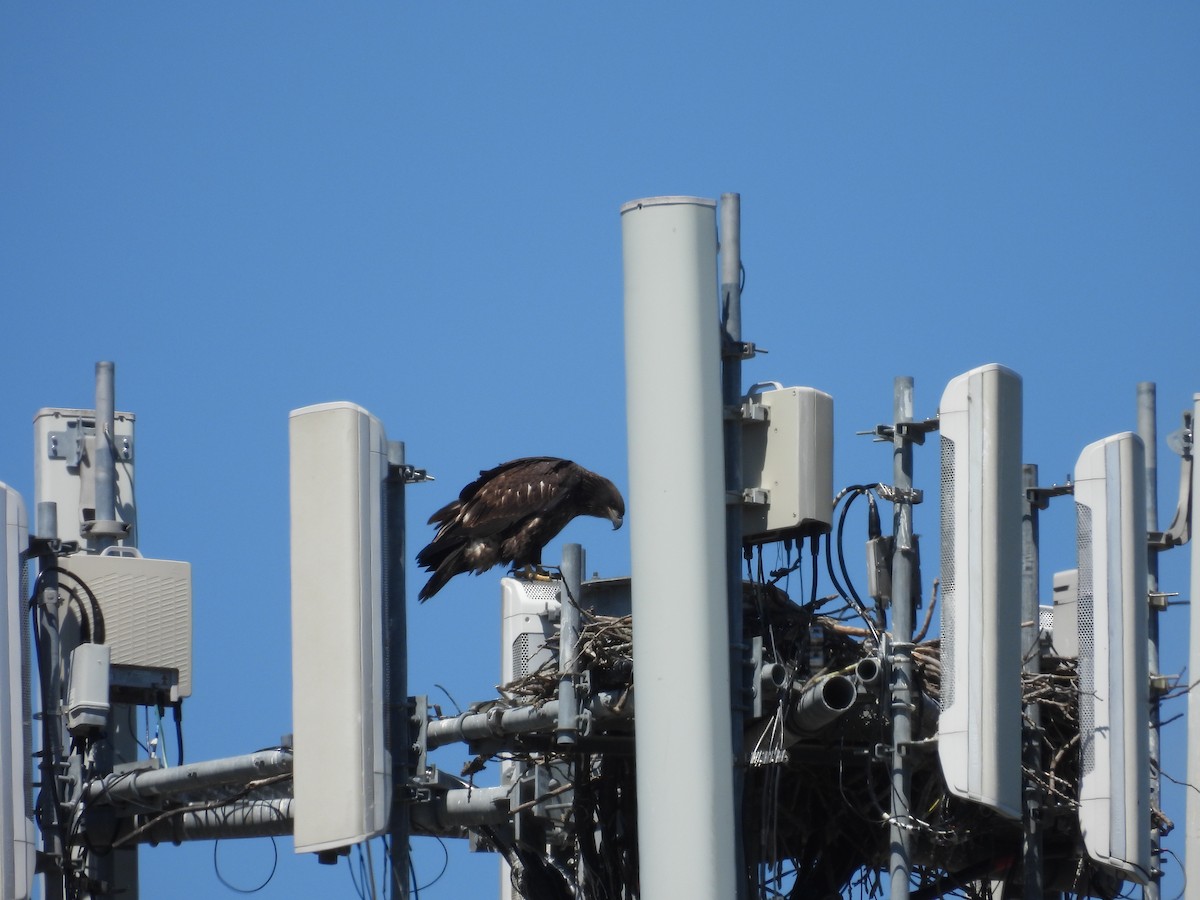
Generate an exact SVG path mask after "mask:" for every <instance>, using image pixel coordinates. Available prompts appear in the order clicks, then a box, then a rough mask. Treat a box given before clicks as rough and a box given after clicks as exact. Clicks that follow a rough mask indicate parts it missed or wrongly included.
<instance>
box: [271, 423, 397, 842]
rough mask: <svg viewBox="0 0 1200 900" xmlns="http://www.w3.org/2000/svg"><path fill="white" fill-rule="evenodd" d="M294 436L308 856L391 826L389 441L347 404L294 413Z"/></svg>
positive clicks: (297, 720)
mask: <svg viewBox="0 0 1200 900" xmlns="http://www.w3.org/2000/svg"><path fill="white" fill-rule="evenodd" d="M289 437H290V457H291V558H292V563H291V569H292V717H293V723H292V724H293V741H294V751H295V761H294V765H293V778H294V789H295V848H296V852H297V853H313V852H322V851H334V850H338V849H340V848H342V847H348V846H350V845H353V844H356V843H359V842H361V841H365V840H368V839H369V838H371V837H374V836H375V835H377V834H380V833H381V832H383V830H384V829H385V828H386V827H387V820H388V813H389V810H390V802H391V789H392V772H391V759H390V756H389V754H388V752H387V747H386V741H385V724H386V719H385V713H386V705H385V701H386V698H385V697H384V690H385V685H386V679H385V658H384V649H383V631H384V627H385V623H386V621H387V610H386V609H385V608H384V577H385V573H384V553H385V549H386V544H385V540H386V538H385V535H384V522H385V521H386V516H385V515H384V513H385V510H384V503H385V490H386V486H385V481H386V479H387V475H388V443H387V437H386V435H385V434H384V430H383V426H382V425H381V424H380V422H379V420H378V419H376V418H375V417H374V416H372V415H370V414H369V413H368V412H367V411H366V410H364V409H362V408H361V407H358V406H355V405H354V404H351V403H323V404H318V405H316V406H306V407H304V408H303V409H297V410H293V411H292V413H291V415H290V419H289Z"/></svg>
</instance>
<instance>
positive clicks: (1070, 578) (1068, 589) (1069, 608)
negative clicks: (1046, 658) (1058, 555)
mask: <svg viewBox="0 0 1200 900" xmlns="http://www.w3.org/2000/svg"><path fill="white" fill-rule="evenodd" d="M1078 580H1079V578H1078V572H1077V570H1076V569H1067V570H1066V571H1064V572H1055V573H1054V582H1053V591H1054V629H1053V632H1052V634H1051V642H1052V644H1053V647H1054V652H1055V653H1057V654H1058V655H1059V656H1063V657H1066V658H1068V659H1073V658H1074V657H1076V656H1078V655H1079V624H1078V623H1079V588H1078V584H1077V582H1078Z"/></svg>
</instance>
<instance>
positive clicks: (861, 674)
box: [854, 656, 883, 691]
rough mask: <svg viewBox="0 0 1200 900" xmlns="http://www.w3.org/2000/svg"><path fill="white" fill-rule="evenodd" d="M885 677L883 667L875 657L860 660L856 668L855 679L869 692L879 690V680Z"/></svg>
mask: <svg viewBox="0 0 1200 900" xmlns="http://www.w3.org/2000/svg"><path fill="white" fill-rule="evenodd" d="M882 675H883V665H882V663H880V662H879V659H878V658H877V657H874V656H867V657H864V658H863V659H860V660H859V661H858V662H857V663H856V664H855V666H854V677H855V678H856V679H857V680H858V683H859V684H861V685H862V686H863V687H864V688H867V689H868V690H872V691H874V690H877V689H878V688H879V679H880V678H881V677H882Z"/></svg>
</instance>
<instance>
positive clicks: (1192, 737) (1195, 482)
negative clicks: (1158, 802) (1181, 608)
mask: <svg viewBox="0 0 1200 900" xmlns="http://www.w3.org/2000/svg"><path fill="white" fill-rule="evenodd" d="M1197 430H1200V394H1194V395H1193V396H1192V439H1191V453H1192V454H1193V456H1194V455H1195V453H1196V432H1197ZM1198 500H1200V466H1197V465H1196V464H1195V462H1194V461H1193V463H1192V502H1191V504H1190V508H1191V509H1192V510H1193V511H1194V510H1195V509H1196V504H1197V501H1198ZM1192 525H1193V526H1195V525H1196V522H1195V521H1193V522H1192ZM1191 541H1192V549H1191V566H1192V572H1191V577H1190V578H1189V579H1188V600H1189V601H1190V604H1191V605H1190V606H1189V612H1188V620H1189V626H1188V641H1189V643H1188V668H1187V671H1188V682H1189V684H1190V686H1191V688H1192V690H1189V691H1188V695H1187V750H1188V753H1187V761H1188V762H1187V783H1188V784H1190V785H1197V784H1200V690H1198V689H1197V684H1198V679H1200V535H1196V533H1195V530H1194V529H1193V530H1192V538H1191ZM1185 838H1186V843H1185V847H1184V866H1185V875H1186V877H1185V878H1184V884H1190V885H1197V884H1200V792H1198V791H1195V790H1188V791H1187V826H1186V834H1185Z"/></svg>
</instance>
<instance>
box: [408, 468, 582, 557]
mask: <svg viewBox="0 0 1200 900" xmlns="http://www.w3.org/2000/svg"><path fill="white" fill-rule="evenodd" d="M579 477H580V476H579V467H578V466H576V465H574V464H573V463H571V462H570V461H569V460H565V459H557V458H555V457H551V456H531V457H525V458H523V459H514V460H511V461H509V462H506V463H501V464H500V465H498V466H496V467H495V468H493V469H487V470H485V471H483V472H480V473H479V477H478V478H477V479H475V481H472V482H471V483H470V484H468V485H467V486H466V487H464V488H463V489H462V492H461V493H460V494H459V495H458V499H457V500H455V501H454V502H452V503H449V504H447V505H446V506H444V507H442V508H441V509H440V510H438V511H437V512H436V513H434V514H433V515H432V516H431V517H430V519H429V522H430V524H434V523H436V524H437V525H439V526H440V528H439V530H438V537H441V536H442V535H443V534H444V533H446V532H447V531H448V530H449V529H454V530H455V531H456V532H458V533H460V534H461V535H462V536H463V537H481V536H486V535H490V534H496V533H498V532H501V531H504V530H505V529H508V528H511V527H513V525H515V524H516V523H518V522H520V521H521V520H523V519H526V518H528V517H530V516H544V515H546V514H547V513H550V512H552V511H554V510H555V509H557V508H558V506H559V505H560V504H561V503H563V502H564V501H565V500H566V498H568V497H570V496H571V493H572V491H573V490H574V488H575V486H576V485H577V484H578V482H579ZM434 540H435V541H436V540H437V538H435V539H434Z"/></svg>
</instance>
